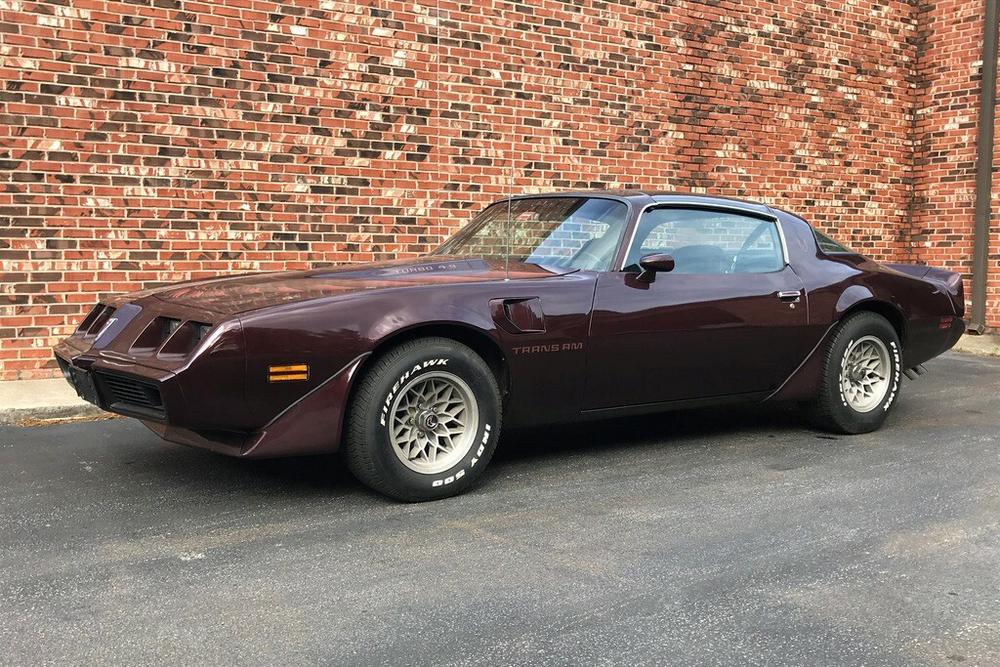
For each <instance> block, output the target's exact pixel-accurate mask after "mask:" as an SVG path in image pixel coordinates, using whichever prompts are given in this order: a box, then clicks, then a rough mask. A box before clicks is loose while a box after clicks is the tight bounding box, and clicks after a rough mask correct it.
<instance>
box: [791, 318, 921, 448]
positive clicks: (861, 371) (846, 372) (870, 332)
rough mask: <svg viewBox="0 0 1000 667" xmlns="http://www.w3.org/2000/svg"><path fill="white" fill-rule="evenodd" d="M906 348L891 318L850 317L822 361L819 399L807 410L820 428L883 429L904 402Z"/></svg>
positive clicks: (850, 431) (847, 430)
mask: <svg viewBox="0 0 1000 667" xmlns="http://www.w3.org/2000/svg"><path fill="white" fill-rule="evenodd" d="M902 356H903V350H902V345H901V343H900V341H899V336H898V335H897V333H896V330H895V329H894V328H893V326H892V325H891V324H890V323H889V321H888V320H887V319H885V318H884V317H882V316H881V315H878V314H876V313H872V312H860V313H856V314H854V315H851V316H850V317H848V318H847V319H845V320H844V321H843V322H841V323H840V324H839V325H838V326H837V328H836V329H835V330H834V332H833V335H832V337H831V339H830V341H829V343H828V344H827V347H826V350H825V355H824V358H823V371H822V373H823V374H822V378H821V384H820V391H819V395H818V396H817V397H816V399H815V400H814V401H813V402H812V403H811V404H809V406H808V410H809V412H810V414H811V417H812V419H813V421H814V423H815V424H816V425H817V426H819V427H820V428H823V429H826V430H829V431H833V432H836V433H845V434H856V433H868V432H870V431H874V430H876V429H877V428H879V427H880V426H881V425H882V423H883V422H884V421H885V419H886V416H887V415H888V413H889V410H890V409H891V408H892V406H893V405H895V404H896V401H897V400H898V399H899V388H900V378H901V375H902V368H901V364H902Z"/></svg>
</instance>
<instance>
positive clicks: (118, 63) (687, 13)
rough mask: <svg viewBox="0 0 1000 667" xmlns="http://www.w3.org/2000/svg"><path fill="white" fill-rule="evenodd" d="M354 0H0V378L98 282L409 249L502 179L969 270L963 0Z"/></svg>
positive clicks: (969, 76)
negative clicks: (623, 198)
mask: <svg viewBox="0 0 1000 667" xmlns="http://www.w3.org/2000/svg"><path fill="white" fill-rule="evenodd" d="M8 4H9V3H8ZM377 4H378V6H377V7H370V6H368V3H355V2H347V1H345V0H324V1H323V2H320V3H318V6H317V3H313V4H311V5H310V6H309V7H308V8H305V7H300V6H296V5H295V4H294V3H280V2H276V1H275V2H269V1H268V0H261V1H259V2H253V3H250V2H248V1H247V0H220V1H219V2H216V3H212V4H208V3H181V2H178V1H177V0H157V1H156V2H154V3H146V4H140V5H135V4H128V5H120V4H116V3H109V2H106V1H105V0H86V2H77V3H69V4H66V3H62V4H60V6H59V12H58V13H54V12H53V9H52V7H53V5H51V4H48V3H29V2H24V3H15V4H14V5H10V6H9V7H8V6H5V5H0V46H2V47H3V49H2V50H0V82H2V85H0V102H2V108H0V125H2V127H3V129H4V130H5V131H4V132H3V134H2V136H0V261H2V267H0V338H3V339H4V345H3V346H2V348H0V379H15V378H18V377H24V378H27V377H46V376H50V375H53V374H54V373H56V372H57V370H56V369H55V367H54V366H53V364H52V362H51V359H50V358H49V356H48V355H49V351H48V346H49V345H51V341H52V340H53V339H54V337H55V336H56V335H61V334H63V333H65V331H67V330H68V327H71V326H72V324H73V323H75V322H76V321H78V320H79V319H80V318H81V317H82V315H83V313H85V312H86V311H87V309H88V308H89V306H90V305H91V304H92V303H93V302H94V301H95V300H96V299H97V298H99V297H100V295H101V294H102V293H106V292H112V291H118V290H126V289H135V288H139V287H142V286H152V285H156V284H160V283H162V282H168V281H174V280H182V279H187V278H193V277H202V276H208V275H212V274H216V273H226V272H241V271H258V270H260V271H263V270H278V269H282V268H304V267H310V266H328V265H330V264H332V263H340V262H358V261H367V260H372V259H383V258H388V257H393V256H401V257H410V256H414V255H416V254H420V253H423V252H426V251H428V250H430V249H431V248H433V247H434V245H436V244H437V243H438V242H439V241H440V240H441V239H442V238H443V237H445V236H446V235H448V234H449V233H451V232H452V231H453V230H455V229H456V228H458V227H459V226H460V225H461V224H462V223H464V222H465V221H467V220H468V219H469V218H470V217H471V215H472V214H473V212H474V211H475V210H477V209H478V208H480V207H481V206H483V205H484V204H485V203H486V202H489V201H491V200H493V199H495V198H497V197H500V196H503V194H505V193H506V191H507V187H508V185H507V184H508V173H509V171H510V170H513V175H514V188H515V190H517V191H538V190H544V189H553V188H578V187H584V188H586V187H600V188H615V187H647V188H656V189H676V190H694V191H710V192H713V193H718V194H723V195H731V196H743V197H752V198H759V199H763V200H766V201H768V202H770V203H773V204H776V205H779V206H783V207H787V208H790V209H792V210H794V211H796V212H799V213H801V214H802V215H804V216H806V217H807V218H809V219H810V220H811V221H812V222H813V223H814V224H816V225H817V226H818V227H820V228H821V229H823V230H825V231H829V232H832V233H834V234H835V235H836V236H838V237H839V238H841V239H842V240H844V241H845V242H847V243H849V244H852V245H854V246H856V247H857V248H859V249H863V250H864V251H865V252H868V253H869V254H871V255H872V256H874V257H876V258H878V259H887V258H895V259H909V260H918V261H928V262H931V263H935V264H940V265H944V266H950V267H955V268H957V269H959V270H961V271H963V272H965V273H968V271H969V268H970V259H969V258H970V253H971V235H972V192H973V190H972V185H973V181H972V179H973V176H972V174H973V169H974V166H973V161H974V148H973V146H974V140H975V112H976V90H977V85H978V80H977V77H978V67H977V66H976V64H975V63H976V62H977V60H978V58H979V53H978V49H979V46H980V39H981V35H980V31H981V25H980V22H981V15H980V13H981V11H982V6H981V5H982V3H972V2H961V1H959V0H941V1H940V2H938V3H934V4H930V3H915V2H910V1H909V0H882V1H880V2H868V1H862V2H853V1H852V2H848V1H847V0H830V2H826V3H815V2H811V1H807V0H749V1H748V2H736V1H735V0H721V1H719V2H712V3H670V4H669V5H668V6H666V7H664V6H661V5H659V4H656V3H645V2H639V3H622V4H615V3H607V2H605V1H604V0H583V1H581V2H574V3H566V2H557V1H556V0H540V1H539V2H531V3H510V2H503V1H501V0H483V1H482V2H476V3H463V4H452V3H445V4H443V5H442V4H441V3H438V2H429V0H417V1H416V2H406V3H404V2H402V1H401V0H384V1H383V2H380V3H377ZM84 10H86V11H84ZM997 161H998V164H1000V155H998V156H997ZM997 181H998V183H997V185H996V190H995V192H994V195H995V196H996V195H1000V179H997ZM996 234H1000V231H998V232H995V238H994V244H995V245H994V248H996V247H997V241H998V239H997V238H996ZM998 263H1000V257H998V256H997V254H996V253H995V252H994V254H993V256H992V258H991V271H992V275H993V276H994V278H993V282H992V283H991V287H990V295H991V296H990V298H991V304H992V305H991V309H990V317H991V318H992V319H991V322H992V323H994V325H996V324H1000V282H998V281H1000V266H998ZM12 332H16V333H17V334H18V335H17V336H14V334H13V333H12ZM14 343H16V345H13V344H14Z"/></svg>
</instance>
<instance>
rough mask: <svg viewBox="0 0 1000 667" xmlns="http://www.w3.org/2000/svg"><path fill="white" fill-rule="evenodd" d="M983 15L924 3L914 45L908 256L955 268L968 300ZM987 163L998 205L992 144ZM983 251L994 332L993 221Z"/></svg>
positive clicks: (998, 264) (998, 156)
mask: <svg viewBox="0 0 1000 667" xmlns="http://www.w3.org/2000/svg"><path fill="white" fill-rule="evenodd" d="M984 11H985V3H983V2H969V1H968V0H940V1H939V2H936V3H933V4H928V5H926V6H923V7H922V10H921V12H920V13H919V15H918V21H919V25H918V36H917V42H916V43H917V67H916V72H915V75H916V76H915V81H916V83H917V93H916V104H915V107H914V115H915V121H914V142H915V143H914V159H913V174H914V188H913V197H914V199H913V213H912V230H911V233H912V237H911V248H912V250H911V257H912V258H913V259H914V260H915V261H919V262H925V263H927V264H933V265H938V266H947V267H950V268H952V269H954V270H956V271H961V272H962V273H963V274H964V276H965V278H966V281H965V287H966V296H967V297H971V287H972V284H971V272H972V247H973V234H974V228H975V220H974V215H973V213H974V211H973V207H974V205H975V199H976V197H975V195H976V133H977V129H978V114H979V89H980V85H981V73H982V72H981V69H982V48H983V39H982V37H983V12H984ZM998 138H1000V134H998ZM993 166H994V177H993V197H992V199H993V202H994V203H995V202H996V201H998V200H1000V144H996V143H995V144H994V157H993ZM993 217H994V220H995V218H996V214H995V213H994V216H993ZM989 247H990V260H989V269H988V276H989V278H990V280H989V283H988V288H987V292H988V293H987V303H988V308H987V322H988V323H989V324H990V325H991V326H992V328H994V329H995V328H996V327H998V326H1000V228H998V227H997V226H996V223H995V222H993V226H992V237H991V240H990V246H989Z"/></svg>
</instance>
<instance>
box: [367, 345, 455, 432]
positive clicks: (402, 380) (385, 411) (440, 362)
mask: <svg viewBox="0 0 1000 667" xmlns="http://www.w3.org/2000/svg"><path fill="white" fill-rule="evenodd" d="M447 364H448V360H447V359H431V360H430V361H425V362H424V363H423V364H417V365H416V366H414V367H413V368H412V369H410V370H408V371H406V372H405V373H403V374H402V375H401V376H399V379H398V380H396V382H394V383H393V385H392V391H390V392H389V395H388V396H386V397H385V402H384V403H382V416H381V417H380V418H379V423H380V424H382V426H385V425H386V417H387V416H388V415H389V406H390V405H392V399H394V398H395V397H396V392H398V391H399V388H400V387H402V386H403V385H404V384H406V381H407V380H409V379H410V377H411V376H412V375H413V374H414V373H417V372H419V371H421V370H423V369H425V368H429V367H431V366H445V365H447Z"/></svg>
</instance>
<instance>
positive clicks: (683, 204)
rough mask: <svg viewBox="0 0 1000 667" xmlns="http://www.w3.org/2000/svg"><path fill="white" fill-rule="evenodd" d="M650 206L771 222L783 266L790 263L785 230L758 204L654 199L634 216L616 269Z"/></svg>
mask: <svg viewBox="0 0 1000 667" xmlns="http://www.w3.org/2000/svg"><path fill="white" fill-rule="evenodd" d="M651 208H682V209H692V208H697V209H705V210H710V211H723V212H728V213H736V214H739V215H744V216H747V217H749V218H759V219H761V220H768V221H770V222H773V223H774V226H775V227H777V228H778V239H779V241H780V243H781V258H782V260H783V261H784V266H789V265H790V264H789V261H788V245H787V243H786V242H785V231H784V230H783V229H782V228H781V220H779V219H778V216H776V215H774V213H771V212H770V209H767V210H766V211H762V210H760V208H759V205H755V206H754V207H753V208H751V207H749V206H746V207H744V206H739V205H737V204H733V203H729V202H718V203H716V202H712V201H704V200H693V199H685V200H678V201H654V202H651V203H649V204H646V205H645V206H643V207H642V208H641V209H639V214H638V215H637V216H636V218H635V223H634V224H633V225H632V234H631V235H630V236H629V240H628V244H627V245H626V246H625V254H624V255H623V256H622V261H621V266H619V267H618V271H624V270H625V266H626V264H625V262H627V261H628V256H629V253H630V252H631V251H632V244H634V243H635V235H636V233H637V232H638V231H639V224H640V223H641V222H642V216H644V215H645V214H646V211H648V210H649V209H651ZM782 268H784V267H782Z"/></svg>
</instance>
